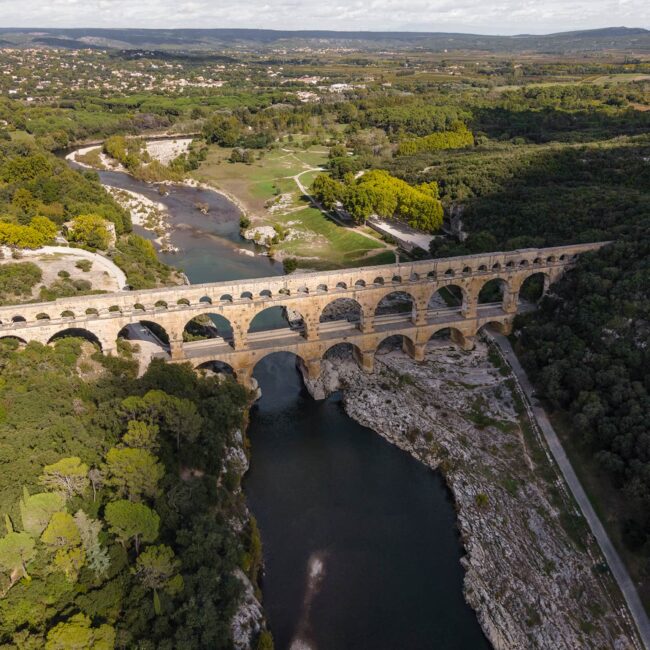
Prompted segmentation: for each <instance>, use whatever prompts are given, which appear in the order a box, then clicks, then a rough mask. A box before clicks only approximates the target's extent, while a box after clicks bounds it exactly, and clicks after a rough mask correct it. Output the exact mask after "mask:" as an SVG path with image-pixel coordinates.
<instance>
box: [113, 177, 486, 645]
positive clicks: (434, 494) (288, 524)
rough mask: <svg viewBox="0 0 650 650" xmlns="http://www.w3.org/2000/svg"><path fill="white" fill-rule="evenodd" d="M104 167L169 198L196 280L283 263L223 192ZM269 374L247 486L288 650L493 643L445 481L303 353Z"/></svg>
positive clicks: (261, 373)
mask: <svg viewBox="0 0 650 650" xmlns="http://www.w3.org/2000/svg"><path fill="white" fill-rule="evenodd" d="M100 177H101V179H102V182H104V183H105V184H108V185H112V186H115V187H121V188H123V189H127V190H131V191H135V192H138V193H140V194H144V195H145V196H147V197H148V198H150V199H153V200H155V201H160V202H161V203H164V205H165V206H166V207H167V209H168V210H169V212H170V215H171V220H170V221H171V224H172V226H173V231H172V234H171V243H172V244H173V245H175V246H177V247H178V248H179V252H178V253H176V254H166V255H161V258H162V259H163V261H165V262H167V263H169V264H172V265H175V266H178V267H180V268H182V269H183V270H184V271H185V273H186V275H187V276H188V278H189V280H190V281H191V282H193V283H197V282H208V281H218V280H227V279H233V278H247V277H260V276H268V275H278V274H281V273H282V266H281V265H280V264H274V263H273V262H272V261H271V260H269V259H268V258H267V257H264V256H255V257H250V256H248V255H243V254H241V253H239V252H238V249H248V250H252V249H253V247H252V245H251V244H249V243H247V242H245V241H244V240H243V239H241V237H240V236H239V226H238V218H239V212H238V210H237V208H236V207H235V206H234V205H233V204H232V203H230V202H229V201H228V200H227V199H226V198H224V197H223V196H221V195H220V194H218V193H216V192H210V191H206V190H197V189H194V188H188V187H182V186H173V187H171V188H170V193H169V194H168V195H167V196H160V195H159V194H158V192H157V190H156V188H155V187H153V186H149V185H146V184H144V183H142V182H139V181H137V180H135V179H133V178H131V177H129V176H127V175H125V174H121V173H116V172H100ZM197 201H201V202H204V203H208V205H209V206H210V211H209V213H208V215H203V214H201V213H200V212H199V211H198V210H196V208H195V207H194V205H195V203H196V202H197ZM142 234H145V233H144V231H143V232H142ZM149 236H150V235H149ZM269 323H271V321H269ZM255 377H256V378H257V380H258V382H259V384H260V387H261V389H262V398H261V399H260V400H259V401H258V402H257V403H256V404H255V406H254V407H253V409H252V411H251V419H250V429H249V435H250V439H251V442H252V456H251V467H250V471H249V472H248V474H247V476H246V478H245V481H244V489H245V492H246V495H247V499H248V501H249V504H250V507H251V510H252V512H253V513H254V515H255V516H256V518H257V520H258V522H259V527H260V531H261V536H262V542H263V546H264V562H265V574H264V579H263V584H262V591H263V596H264V607H265V611H266V613H267V616H268V620H269V625H270V628H271V630H272V632H273V635H274V638H275V642H276V648H277V650H285V649H287V648H291V650H299V649H300V650H307V649H313V650H316V649H317V650H347V649H350V650H351V649H353V648H354V649H355V650H365V649H372V650H401V649H404V650H420V649H422V650H424V649H437V650H483V649H487V648H489V647H490V646H489V644H488V642H487V641H486V640H485V637H484V636H483V634H482V631H481V629H480V626H479V624H478V621H477V619H476V616H475V614H474V612H473V611H472V610H471V609H470V608H469V607H468V606H467V604H466V603H465V601H464V599H463V595H462V580H463V570H462V567H461V565H460V558H461V555H462V547H461V544H460V540H459V538H458V534H457V532H456V527H455V512H454V507H453V503H452V502H451V499H450V495H449V492H448V490H447V489H446V487H445V485H444V481H443V479H442V477H441V476H440V475H439V474H438V473H435V472H432V471H431V470H429V469H427V468H425V467H424V466H423V465H422V464H420V463H419V462H417V461H416V460H414V459H413V458H411V456H409V455H408V454H406V453H405V452H403V451H401V450H399V449H397V448H396V447H394V446H392V445H390V444H389V443H388V442H386V441H385V440H384V439H383V438H381V437H380V436H378V435H377V434H375V433H374V432H373V431H371V430H370V429H367V428H365V427H362V426H361V425H359V424H358V423H356V422H355V421H354V420H352V419H351V418H349V417H348V416H347V415H346V414H345V412H344V410H343V408H342V405H341V401H340V396H338V395H334V396H332V397H330V398H329V399H326V400H323V401H318V402H317V401H314V400H313V399H312V398H311V397H310V396H309V395H308V393H307V392H306V390H305V387H304V385H303V382H302V378H301V375H300V373H299V371H298V370H297V368H296V365H295V360H294V358H293V357H291V356H290V355H288V354H280V355H271V356H270V357H267V358H266V359H264V360H262V361H261V362H260V363H259V364H258V366H257V368H256V370H255Z"/></svg>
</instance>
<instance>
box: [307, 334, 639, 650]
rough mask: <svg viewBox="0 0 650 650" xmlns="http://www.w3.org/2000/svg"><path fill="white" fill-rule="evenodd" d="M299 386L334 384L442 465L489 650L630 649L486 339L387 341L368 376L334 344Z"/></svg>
mask: <svg viewBox="0 0 650 650" xmlns="http://www.w3.org/2000/svg"><path fill="white" fill-rule="evenodd" d="M504 372H507V371H504ZM305 383H306V384H307V387H308V389H309V390H310V391H311V392H312V394H313V395H314V396H315V397H317V398H322V397H324V396H325V395H327V394H329V393H331V392H332V391H334V390H342V391H343V394H344V405H345V409H346V411H347V413H348V414H349V415H350V416H351V417H353V418H354V419H355V420H357V421H358V422H360V423H361V424H363V425H365V426H368V427H370V428H372V429H374V430H375V431H377V432H378V433H379V434H380V435H382V436H384V438H386V439H387V440H389V441H390V442H392V443H394V444H396V445H398V446H399V447H401V448H402V449H405V450H407V451H409V452H410V453H411V454H412V455H413V456H414V457H416V458H417V459H419V460H420V461H422V462H423V463H425V464H426V465H428V466H430V467H432V468H440V469H441V470H443V472H444V474H445V477H446V479H447V482H448V484H449V486H450V488H451V490H452V492H453V494H454V497H455V501H456V506H457V510H458V526H459V530H460V533H461V537H462V541H463V544H464V547H465V550H466V553H467V555H466V556H465V557H464V558H463V560H462V562H463V566H464V567H465V570H466V574H465V581H464V591H465V598H466V600H467V602H468V603H469V604H470V605H471V606H472V607H473V608H474V609H475V610H476V612H477V615H478V618H479V622H480V624H481V626H482V628H483V630H484V631H485V633H486V635H487V637H488V638H489V639H490V641H491V642H492V644H493V646H494V648H495V649H496V650H506V649H508V650H510V649H513V650H514V649H517V650H521V649H523V648H545V649H546V648H548V649H553V650H556V649H557V650H565V649H566V650H576V649H577V648H615V649H617V650H618V649H623V648H635V647H638V646H636V645H635V641H634V640H633V639H634V637H633V633H632V632H631V629H630V627H629V623H628V621H627V619H626V617H625V614H623V613H622V611H621V610H620V609H618V605H617V604H615V603H613V602H612V600H611V598H610V596H609V595H608V591H607V590H606V586H607V585H608V584H609V583H606V581H607V578H606V577H603V576H602V575H601V574H599V573H598V571H596V570H595V568H596V566H597V565H599V564H600V563H601V562H602V559H601V557H600V553H599V550H598V548H597V545H596V543H595V541H594V540H593V538H592V537H591V535H590V533H589V532H588V529H586V526H585V525H584V523H582V520H581V519H580V520H576V519H575V518H574V515H573V510H572V509H571V508H572V507H571V505H570V502H567V500H566V495H565V493H564V487H563V484H562V483H561V482H559V481H558V480H557V475H556V474H555V471H554V470H553V469H552V468H551V466H550V465H549V463H548V460H547V458H546V455H545V452H544V449H543V448H542V447H541V446H540V445H539V443H538V442H537V439H536V438H535V434H534V432H532V430H530V429H529V428H528V426H527V424H526V420H524V419H522V418H521V417H520V415H519V413H518V411H519V410H520V406H519V405H518V401H517V398H516V396H515V393H513V384H512V381H511V379H510V377H509V375H507V374H502V373H501V372H500V371H499V370H498V369H497V368H496V367H495V366H494V365H493V364H492V363H491V361H490V360H489V357H488V350H487V347H486V345H485V344H483V343H478V344H477V347H476V349H475V350H474V351H472V352H463V351H461V350H459V349H458V348H455V347H453V346H450V345H448V344H446V343H440V344H439V346H438V347H436V348H432V349H431V350H429V351H428V353H427V356H426V359H425V361H424V362H423V363H415V362H414V361H412V360H411V359H410V358H408V357H407V356H406V355H405V354H403V353H402V352H401V351H398V350H391V351H388V352H387V353H385V354H383V355H379V356H378V357H377V359H376V365H375V372H374V373H373V374H371V375H366V374H364V373H363V372H362V371H361V370H360V369H359V367H358V366H357V364H356V362H355V361H354V359H353V358H352V357H351V355H349V356H347V355H344V354H343V353H341V354H340V355H339V356H336V357H334V358H332V359H326V360H324V361H323V363H322V374H321V377H320V379H319V380H317V381H311V380H309V379H308V378H306V379H305Z"/></svg>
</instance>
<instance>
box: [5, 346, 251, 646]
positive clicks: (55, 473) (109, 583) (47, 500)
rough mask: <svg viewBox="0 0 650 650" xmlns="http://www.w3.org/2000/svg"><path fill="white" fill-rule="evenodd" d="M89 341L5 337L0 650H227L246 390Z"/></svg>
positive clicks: (238, 560)
mask: <svg viewBox="0 0 650 650" xmlns="http://www.w3.org/2000/svg"><path fill="white" fill-rule="evenodd" d="M88 346H89V344H88V343H85V342H82V341H80V340H78V339H62V340H59V341H58V342H57V343H56V344H55V345H54V346H42V345H39V344H35V343H30V344H29V345H28V346H27V347H26V348H25V349H24V350H19V349H17V347H16V345H15V343H14V342H12V341H10V340H7V339H5V340H3V341H2V342H0V366H1V367H2V382H1V385H0V448H1V449H2V454H1V458H0V463H1V465H2V471H1V472H0V514H1V515H2V520H3V525H2V529H3V530H2V533H1V534H0V642H1V643H2V644H4V645H3V647H7V648H9V647H20V648H28V647H46V648H64V647H66V648H68V647H96V648H112V647H113V645H116V646H117V647H125V646H128V647H135V646H137V647H154V646H155V647H161V648H162V647H169V648H171V647H177V646H182V647H184V648H200V647H211V648H229V647H230V643H231V641H230V638H231V636H230V635H231V633H230V622H231V618H232V615H233V612H234V610H235V608H236V607H237V604H238V598H239V594H240V590H241V584H240V582H239V580H238V579H237V578H236V576H235V575H234V574H233V571H234V570H235V568H237V567H238V566H240V564H242V563H244V562H245V561H246V557H247V551H248V549H247V548H246V544H245V543H242V541H241V539H239V538H238V537H237V536H236V535H235V534H234V532H233V529H232V524H231V523H230V522H231V520H232V518H233V517H234V518H240V517H242V512H243V510H242V509H243V502H242V497H241V493H237V492H235V488H236V486H237V484H238V481H239V474H238V470H237V469H236V468H235V467H233V466H232V465H231V464H230V462H229V461H228V455H227V448H228V446H229V445H231V444H233V434H234V432H235V431H236V430H237V429H239V428H241V427H242V426H243V423H244V420H243V417H244V416H243V413H244V408H245V407H246V405H247V403H248V395H247V393H246V391H245V390H244V389H243V388H241V387H240V386H239V385H237V384H235V383H234V382H233V381H231V380H228V381H223V382H221V381H219V380H218V379H217V378H201V377H199V376H197V375H196V374H195V373H194V372H193V370H192V369H191V368H189V367H187V366H167V365H165V364H163V363H157V362H154V363H152V365H151V366H150V368H149V370H148V371H147V373H146V374H145V375H144V377H142V378H141V379H136V378H135V368H134V366H133V365H132V362H128V361H121V360H118V359H115V358H112V359H107V358H104V357H102V356H101V355H99V354H93V355H90V352H91V350H89V349H88ZM36 402H37V403H38V404H39V408H38V409H34V408H33V405H34V403H36ZM27 447H29V449H30V453H29V454H25V453H24V450H25V449H26V448H27ZM249 564H250V562H249ZM86 643H87V644H86ZM79 644H81V645H79ZM142 644H145V645H142ZM147 644H148V645H147Z"/></svg>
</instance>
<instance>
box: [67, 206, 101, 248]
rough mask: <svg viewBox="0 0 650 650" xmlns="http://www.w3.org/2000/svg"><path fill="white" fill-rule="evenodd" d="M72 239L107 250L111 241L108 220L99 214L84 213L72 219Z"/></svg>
mask: <svg viewBox="0 0 650 650" xmlns="http://www.w3.org/2000/svg"><path fill="white" fill-rule="evenodd" d="M69 237H70V240H71V241H73V242H78V243H80V244H85V245H86V246H90V247H91V248H99V249H101V250H105V249H106V248H108V245H109V243H110V235H109V234H108V228H107V227H106V220H105V219H103V218H102V217H100V216H99V215H97V214H82V215H79V216H78V217H77V218H76V219H74V220H73V221H72V228H71V229H70V235H69Z"/></svg>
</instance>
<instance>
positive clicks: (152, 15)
mask: <svg viewBox="0 0 650 650" xmlns="http://www.w3.org/2000/svg"><path fill="white" fill-rule="evenodd" d="M0 15H1V16H2V24H3V26H11V27H140V28H146V27H148V28H174V27H177V28H180V27H185V28H189V27H200V28H210V27H214V28H217V27H250V28H267V29H336V30H375V31H378V30H380V31H401V30H410V31H460V32H474V33H484V34H488V33H489V34H516V33H524V32H526V33H536V34H541V33H548V32H555V31H567V30H575V29H591V28H595V27H606V26H612V25H626V26H628V27H634V26H636V27H648V26H649V25H650V2H649V1H648V0H577V1H572V2H567V1H563V0H545V1H544V2H540V1H539V0H495V1H493V2H484V3H479V2H477V1H476V0H474V1H473V2H472V1H469V0H458V2H452V1H451V0H347V1H346V0H333V1H331V0H330V2H327V0H303V1H302V2H296V1H295V0H180V1H178V0H49V2H48V1H47V0H0Z"/></svg>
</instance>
